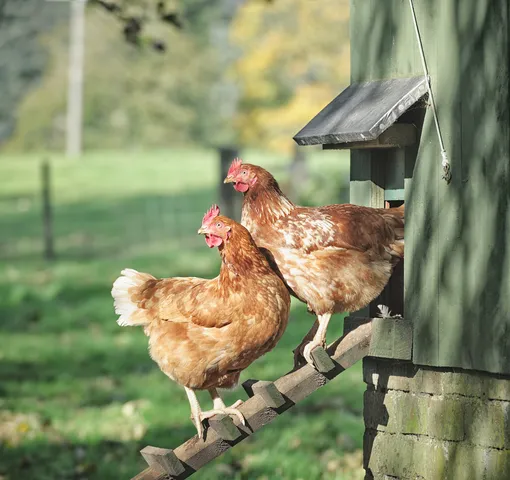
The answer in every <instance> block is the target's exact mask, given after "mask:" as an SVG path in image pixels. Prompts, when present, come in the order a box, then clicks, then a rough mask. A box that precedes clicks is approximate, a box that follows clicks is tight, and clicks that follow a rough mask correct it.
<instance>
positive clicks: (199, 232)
mask: <svg viewBox="0 0 510 480" xmlns="http://www.w3.org/2000/svg"><path fill="white" fill-rule="evenodd" d="M206 233H207V228H205V227H203V226H202V227H200V228H199V229H198V234H199V235H205V234H206Z"/></svg>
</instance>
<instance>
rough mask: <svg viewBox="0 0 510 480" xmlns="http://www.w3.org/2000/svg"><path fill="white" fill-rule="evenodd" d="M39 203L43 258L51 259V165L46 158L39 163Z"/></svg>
mask: <svg viewBox="0 0 510 480" xmlns="http://www.w3.org/2000/svg"><path fill="white" fill-rule="evenodd" d="M41 204H42V224H43V244H44V250H43V252H44V258H45V259H46V260H53V259H54V258H55V249H54V242H53V210H52V205H51V167H50V163H49V162H48V160H47V159H45V160H43V161H42V163H41Z"/></svg>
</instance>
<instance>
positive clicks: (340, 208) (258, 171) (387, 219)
mask: <svg viewBox="0 0 510 480" xmlns="http://www.w3.org/2000/svg"><path fill="white" fill-rule="evenodd" d="M225 183H233V184H234V188H235V189H236V190H237V191H239V192H242V193H244V201H243V209H242V218H241V223H242V224H243V225H244V226H245V227H246V228H247V229H248V230H249V231H250V233H251V235H252V237H253V239H254V240H255V242H256V243H257V245H258V246H259V247H261V248H266V249H268V250H269V251H270V252H271V254H272V255H273V257H274V260H275V262H276V264H277V266H278V269H279V271H280V272H281V275H282V276H283V278H284V280H285V282H286V283H287V286H288V287H289V289H290V290H291V291H292V293H293V294H294V295H295V296H296V297H297V298H298V299H300V300H301V301H302V302H305V303H306V304H307V306H308V309H309V310H310V311H311V312H313V313H314V314H315V315H317V321H316V322H315V324H314V326H313V327H312V329H311V330H310V331H309V332H308V334H307V335H306V336H305V338H304V339H303V341H302V342H301V344H300V345H299V346H298V348H297V349H296V350H295V362H296V364H297V363H298V362H299V356H300V355H301V354H303V355H304V357H305V359H306V361H307V362H308V363H310V364H312V365H313V361H312V358H311V356H310V352H311V351H312V350H313V348H315V347H317V346H324V345H325V342H326V330H327V327H328V323H329V320H330V318H331V315H332V314H333V313H335V312H353V311H356V310H359V309H361V308H363V307H365V306H366V305H368V304H369V303H370V302H371V301H372V300H374V299H375V298H376V297H377V296H378V295H379V294H380V293H381V291H382V290H383V289H384V287H385V286H386V284H387V282H388V280H389V278H390V276H391V273H392V271H393V267H394V266H395V265H396V263H398V261H399V260H400V259H401V258H404V206H403V205H402V206H401V207H399V208H390V209H376V208H369V207H362V206H358V205H350V204H343V205H328V206H325V207H317V208H310V207H299V206H297V205H294V204H293V203H292V202H291V201H290V200H289V199H288V198H287V197H286V196H285V195H284V194H283V193H282V191H281V190H280V187H279V186H278V183H277V181H276V180H275V179H274V177H273V176H272V175H271V174H270V173H269V172H268V171H266V170H264V169H263V168H261V167H259V166H256V165H250V164H243V163H242V161H241V160H240V159H236V160H234V162H233V163H232V165H231V167H230V169H229V171H228V174H227V177H226V178H225ZM310 340H311V341H310Z"/></svg>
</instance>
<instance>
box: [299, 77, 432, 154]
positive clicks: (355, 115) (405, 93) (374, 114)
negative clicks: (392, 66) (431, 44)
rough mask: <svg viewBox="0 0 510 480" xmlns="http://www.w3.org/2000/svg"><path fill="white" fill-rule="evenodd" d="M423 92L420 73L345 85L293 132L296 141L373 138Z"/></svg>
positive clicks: (310, 141) (342, 140) (346, 140)
mask: <svg viewBox="0 0 510 480" xmlns="http://www.w3.org/2000/svg"><path fill="white" fill-rule="evenodd" d="M426 93H427V81H426V78H425V77H424V76H421V77H412V78H393V79H391V80H379V81H374V82H366V83H356V84H353V85H350V86H349V87H347V88H346V89H345V90H344V91H343V92H342V93H340V95H338V97H336V98H335V99H334V100H333V101H332V102H331V103H330V104H329V105H327V106H326V107H324V108H323V109H322V110H321V111H320V112H319V113H318V114H317V115H316V116H315V117H314V118H313V119H312V120H311V121H310V122H309V123H308V124H307V125H306V126H305V127H304V128H302V129H301V131H300V132H299V133H297V134H296V135H295V136H294V141H295V142H296V143H297V144H298V145H318V144H322V145H326V144H332V143H347V142H361V141H368V140H374V139H375V138H377V137H378V136H379V135H380V134H381V133H382V132H384V131H385V130H386V129H387V128H388V127H390V126H391V125H392V124H393V123H395V121H396V120H397V119H398V118H399V117H400V116H401V115H402V114H403V113H404V112H405V111H406V110H407V109H409V107H411V106H412V105H413V104H415V103H416V102H417V101H418V100H419V99H420V98H421V97H423V96H424V95H425V94H426Z"/></svg>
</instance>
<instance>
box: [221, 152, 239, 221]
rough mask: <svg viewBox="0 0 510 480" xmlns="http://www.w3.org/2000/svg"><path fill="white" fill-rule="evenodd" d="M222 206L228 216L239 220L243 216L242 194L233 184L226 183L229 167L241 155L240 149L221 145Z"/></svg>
mask: <svg viewBox="0 0 510 480" xmlns="http://www.w3.org/2000/svg"><path fill="white" fill-rule="evenodd" d="M218 151H219V155H220V192H219V193H220V195H219V196H220V208H221V213H222V214H223V215H225V216H227V217H230V218H232V219H234V220H237V221H239V219H240V218H241V198H242V197H241V195H240V194H239V193H237V192H236V191H235V190H234V189H233V188H232V185H231V184H224V183H223V180H224V179H225V177H226V176H227V172H228V167H230V164H231V163H232V160H234V158H236V157H238V156H239V149H237V148H236V147H220V148H219V149H218Z"/></svg>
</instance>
